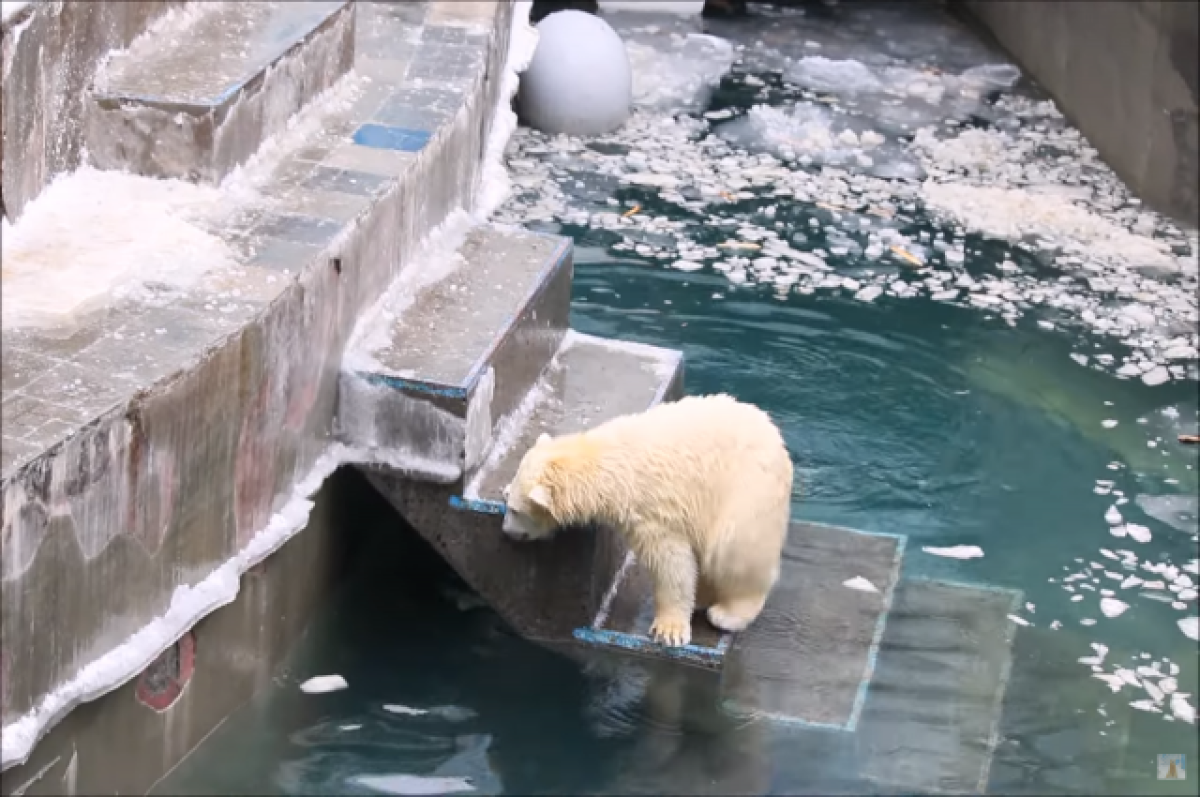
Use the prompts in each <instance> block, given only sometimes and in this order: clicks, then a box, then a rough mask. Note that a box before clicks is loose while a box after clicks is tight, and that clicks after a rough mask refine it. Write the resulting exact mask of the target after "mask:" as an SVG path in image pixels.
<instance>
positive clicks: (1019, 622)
mask: <svg viewBox="0 0 1200 797" xmlns="http://www.w3.org/2000/svg"><path fill="white" fill-rule="evenodd" d="M1008 619H1010V620H1012V621H1013V622H1014V623H1016V624H1017V625H1029V621H1028V620H1026V619H1025V618H1024V617H1018V616H1017V615H1015V614H1010V615H1009V616H1008Z"/></svg>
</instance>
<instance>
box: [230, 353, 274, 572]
mask: <svg viewBox="0 0 1200 797" xmlns="http://www.w3.org/2000/svg"><path fill="white" fill-rule="evenodd" d="M273 387H274V380H273V379H271V377H270V376H268V377H267V378H266V379H264V380H263V383H262V385H261V386H260V387H259V389H258V395H257V396H255V399H254V403H253V404H252V405H251V406H250V407H249V408H247V412H246V416H245V417H244V418H243V419H242V428H241V432H240V433H239V434H238V447H237V460H236V461H235V462H234V467H233V479H234V481H233V499H234V514H235V521H236V523H237V542H238V548H239V549H240V548H244V547H245V546H246V544H247V543H249V542H250V540H251V539H252V538H253V537H254V535H255V534H257V533H258V532H259V531H260V530H262V529H263V528H265V527H266V525H267V522H268V521H269V520H270V519H271V509H272V504H273V503H274V500H275V459H276V449H277V448H278V447H279V446H281V445H282V444H283V441H282V440H280V439H279V437H280V434H279V432H280V430H279V429H278V428H276V429H274V430H272V429H271V426H272V423H271V413H269V412H268V411H267V410H268V405H269V402H270V396H271V393H272V388H273ZM272 431H273V432H274V433H272ZM272 440H273V441H274V442H273V443H272Z"/></svg>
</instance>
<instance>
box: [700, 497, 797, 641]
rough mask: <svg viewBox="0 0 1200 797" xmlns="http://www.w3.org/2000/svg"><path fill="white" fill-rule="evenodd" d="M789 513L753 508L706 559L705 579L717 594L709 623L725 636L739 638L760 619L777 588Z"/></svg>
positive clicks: (781, 506)
mask: <svg viewBox="0 0 1200 797" xmlns="http://www.w3.org/2000/svg"><path fill="white" fill-rule="evenodd" d="M789 513H790V507H789V506H788V504H787V503H786V502H784V501H779V502H777V505H776V506H767V507H755V508H754V509H752V510H751V511H750V512H749V513H746V514H747V515H748V516H745V517H743V519H742V520H741V521H740V522H738V523H735V524H732V525H731V526H730V527H728V528H727V531H726V532H725V533H724V534H722V535H720V537H719V539H720V542H719V543H718V545H717V546H716V548H715V549H714V550H713V551H712V552H711V553H710V554H709V555H708V556H707V557H706V565H707V566H706V568H705V573H704V575H705V577H707V578H708V579H709V580H710V581H711V582H712V584H713V588H714V589H715V590H716V602H715V603H713V605H712V606H710V607H708V612H707V615H708V621H709V622H710V623H712V624H713V625H714V626H715V627H717V628H718V629H720V630H722V631H726V632H729V633H736V632H738V631H744V630H745V629H746V627H747V626H749V625H750V624H751V623H752V622H754V621H755V620H756V619H758V615H759V614H761V613H762V610H763V606H764V605H766V602H767V596H768V595H770V593H771V590H772V588H774V586H775V582H776V581H777V580H778V579H779V564H780V558H781V557H782V555H783V544H784V541H785V540H786V538H787V527H788V515H789Z"/></svg>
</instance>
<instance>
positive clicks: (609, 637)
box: [574, 628, 729, 666]
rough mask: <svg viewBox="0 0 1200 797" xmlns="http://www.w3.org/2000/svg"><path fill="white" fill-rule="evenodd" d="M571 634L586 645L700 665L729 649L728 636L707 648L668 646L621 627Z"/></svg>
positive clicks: (717, 660) (716, 659) (719, 658)
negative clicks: (627, 631)
mask: <svg viewBox="0 0 1200 797" xmlns="http://www.w3.org/2000/svg"><path fill="white" fill-rule="evenodd" d="M574 637H575V639H577V640H578V641H580V642H583V643H584V644H586V645H593V646H595V647H611V648H621V649H622V650H628V651H631V652H634V653H642V654H645V655H650V656H654V657H656V658H671V659H679V660H682V661H692V662H697V663H700V664H703V665H706V666H707V665H712V664H717V665H719V664H720V663H721V662H722V661H723V660H724V658H725V653H726V651H727V650H728V649H729V640H728V637H727V636H725V637H722V638H721V640H720V641H719V642H718V643H717V646H716V647H712V648H707V647H703V646H701V645H682V646H680V647H668V646H666V645H662V644H659V643H658V642H655V641H653V640H651V639H649V638H648V637H644V636H638V635H636V634H627V633H625V632H623V631H606V630H603V629H599V628H576V629H575V632H574Z"/></svg>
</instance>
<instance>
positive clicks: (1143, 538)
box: [1125, 523, 1150, 543]
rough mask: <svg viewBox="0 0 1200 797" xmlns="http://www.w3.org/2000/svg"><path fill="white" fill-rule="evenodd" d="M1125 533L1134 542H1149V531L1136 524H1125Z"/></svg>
mask: <svg viewBox="0 0 1200 797" xmlns="http://www.w3.org/2000/svg"><path fill="white" fill-rule="evenodd" d="M1125 532H1126V533H1127V534H1129V536H1130V537H1131V538H1133V541H1134V542H1142V543H1146V542H1150V529H1148V528H1147V527H1145V526H1142V525H1139V524H1137V523H1126V524H1125Z"/></svg>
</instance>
